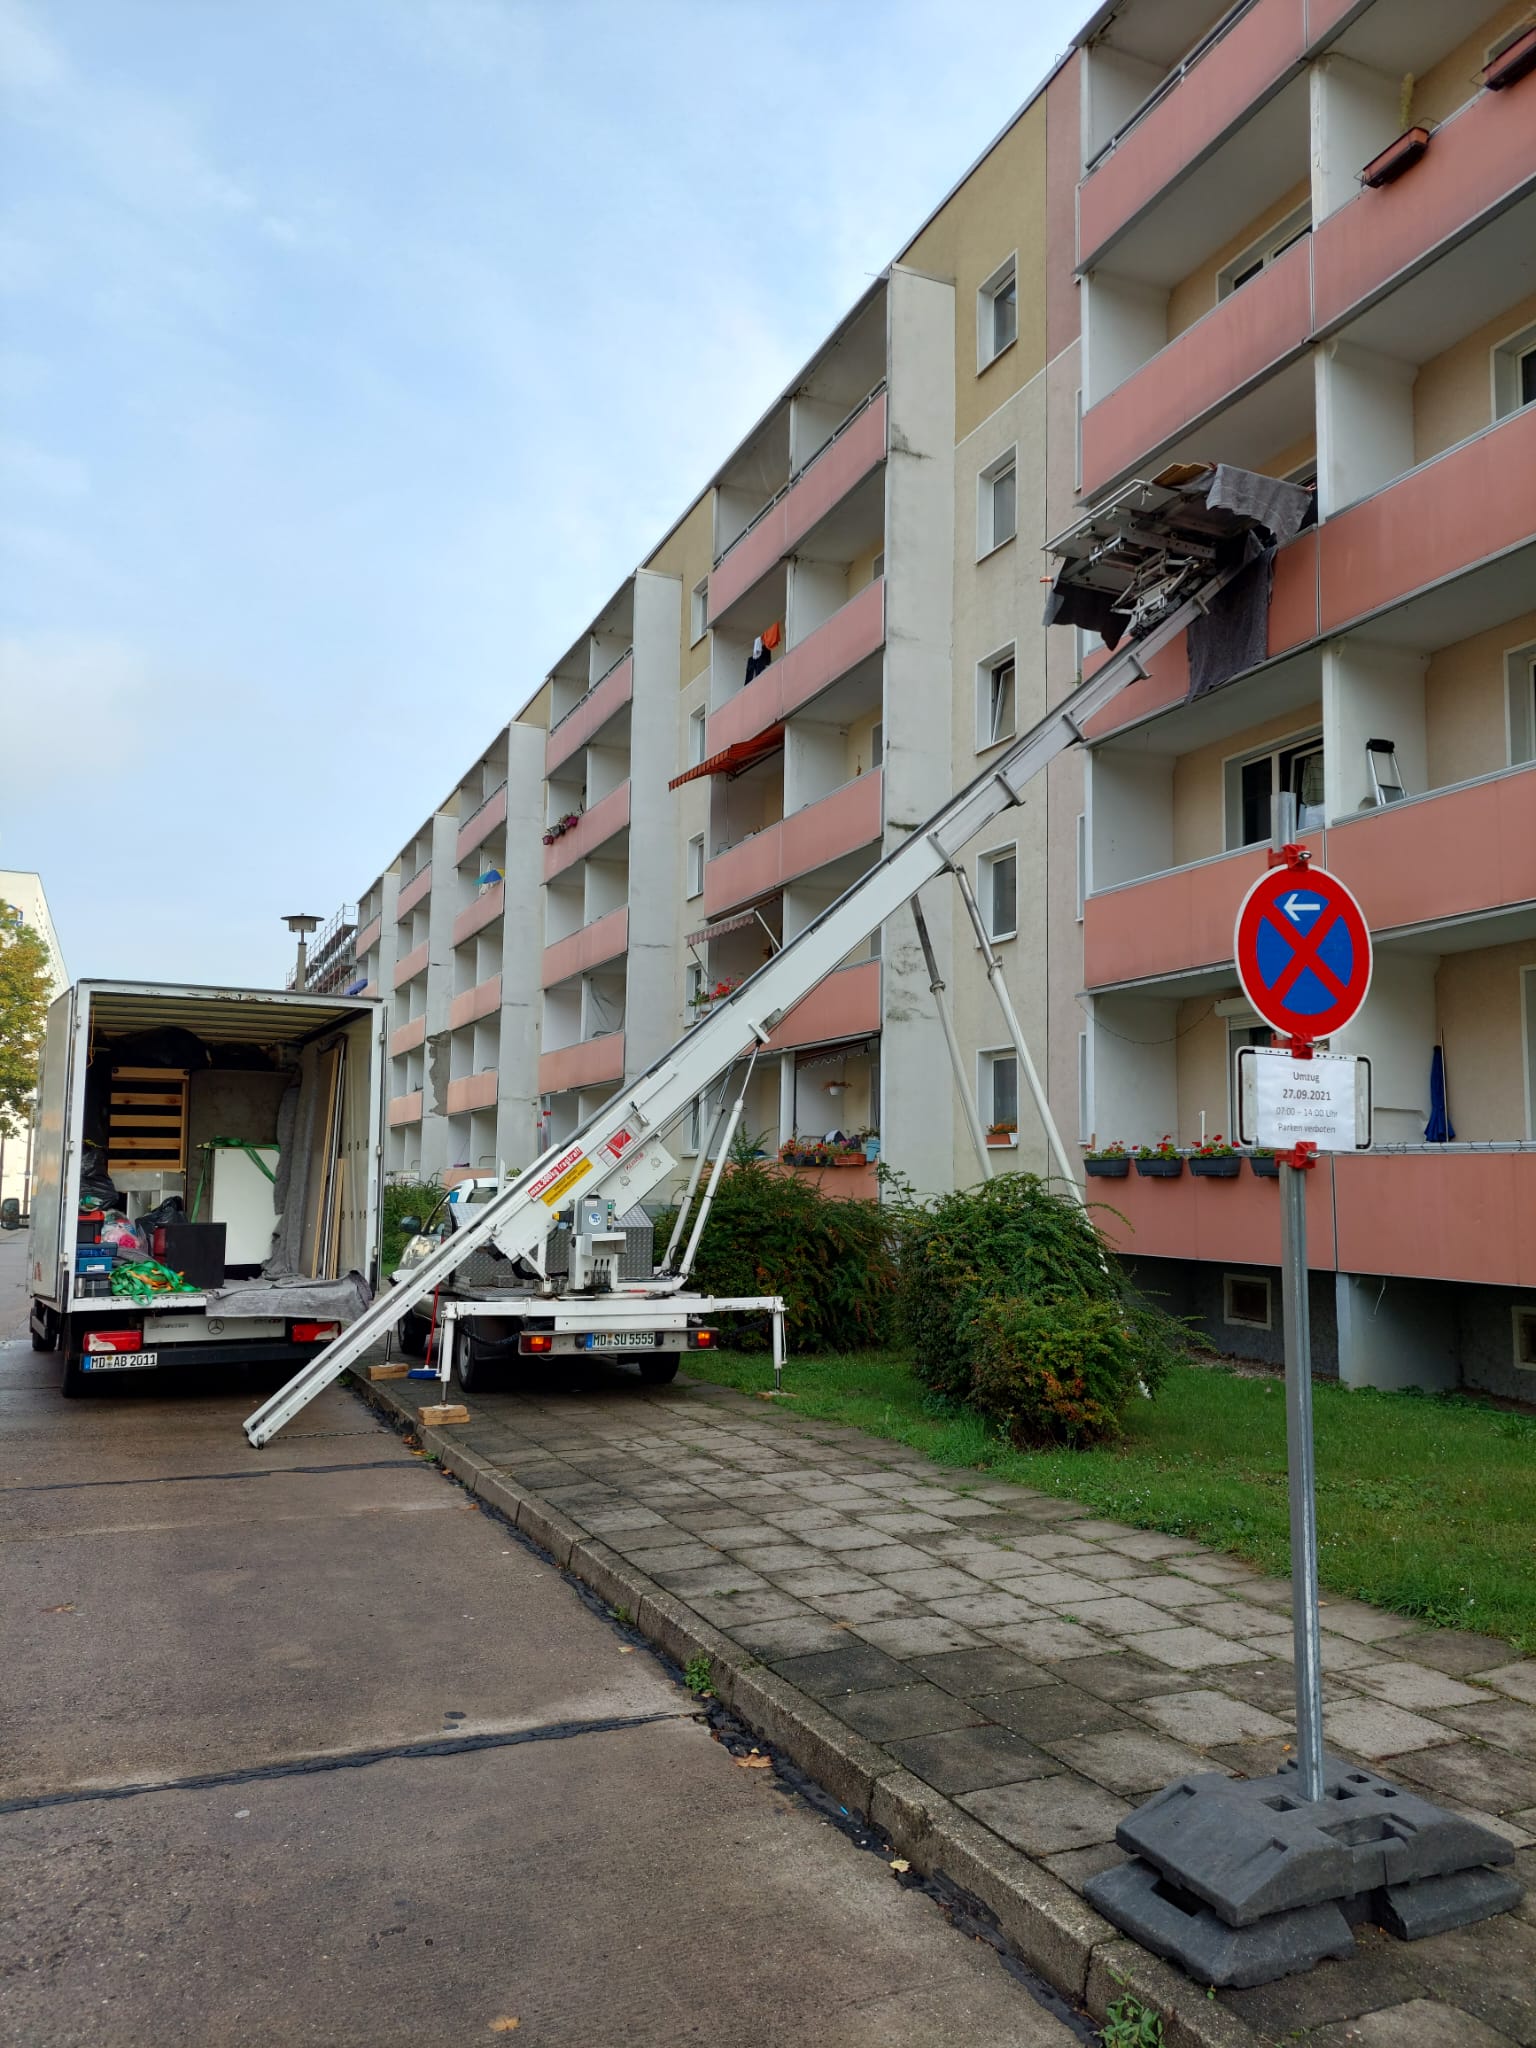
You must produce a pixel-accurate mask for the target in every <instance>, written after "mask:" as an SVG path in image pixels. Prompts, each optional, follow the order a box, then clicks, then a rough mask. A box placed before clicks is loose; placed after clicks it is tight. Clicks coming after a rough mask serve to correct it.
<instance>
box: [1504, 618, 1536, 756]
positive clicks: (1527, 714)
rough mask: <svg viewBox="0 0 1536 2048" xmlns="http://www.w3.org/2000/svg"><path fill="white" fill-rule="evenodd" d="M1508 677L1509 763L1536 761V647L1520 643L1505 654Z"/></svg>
mask: <svg viewBox="0 0 1536 2048" xmlns="http://www.w3.org/2000/svg"><path fill="white" fill-rule="evenodd" d="M1504 668H1505V673H1506V675H1507V677H1508V679H1509V765H1510V766H1511V767H1512V768H1513V767H1514V766H1515V765H1516V763H1517V762H1520V761H1536V647H1517V648H1515V649H1514V650H1513V651H1512V652H1511V653H1509V654H1507V655H1506V656H1505V657H1504Z"/></svg>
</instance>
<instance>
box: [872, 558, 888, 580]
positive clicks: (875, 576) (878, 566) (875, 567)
mask: <svg viewBox="0 0 1536 2048" xmlns="http://www.w3.org/2000/svg"><path fill="white" fill-rule="evenodd" d="M884 574H885V556H884V555H883V554H880V555H876V557H875V559H874V562H873V564H872V566H871V568H870V572H869V580H870V582H871V583H878V582H879V581H880V578H881V577H882V576H883V575H884Z"/></svg>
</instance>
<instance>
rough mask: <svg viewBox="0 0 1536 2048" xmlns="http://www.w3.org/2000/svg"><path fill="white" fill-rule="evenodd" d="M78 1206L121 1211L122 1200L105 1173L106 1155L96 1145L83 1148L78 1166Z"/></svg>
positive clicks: (109, 1176)
mask: <svg viewBox="0 0 1536 2048" xmlns="http://www.w3.org/2000/svg"><path fill="white" fill-rule="evenodd" d="M80 1206H81V1208H82V1209H121V1208H122V1206H123V1198H122V1196H121V1195H120V1194H119V1193H118V1192H117V1189H116V1187H115V1186H114V1185H113V1181H112V1176H111V1174H110V1173H108V1171H107V1155H106V1153H105V1152H103V1151H102V1150H101V1148H100V1147H99V1146H97V1145H86V1146H85V1147H84V1148H83V1152H82V1157H81V1164H80Z"/></svg>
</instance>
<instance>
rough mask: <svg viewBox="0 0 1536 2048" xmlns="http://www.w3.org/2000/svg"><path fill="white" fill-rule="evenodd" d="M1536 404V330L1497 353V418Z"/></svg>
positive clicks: (1507, 343)
mask: <svg viewBox="0 0 1536 2048" xmlns="http://www.w3.org/2000/svg"><path fill="white" fill-rule="evenodd" d="M1532 404H1536V327H1525V328H1522V329H1521V331H1520V332H1519V333H1518V334H1511V335H1510V336H1509V337H1508V339H1507V340H1505V341H1501V342H1500V343H1499V344H1498V346H1497V347H1496V348H1495V349H1494V351H1493V416H1494V418H1495V419H1496V420H1502V419H1506V418H1507V417H1508V416H1509V414H1510V413H1512V412H1519V411H1520V410H1521V409H1522V407H1524V406H1527V405H1532Z"/></svg>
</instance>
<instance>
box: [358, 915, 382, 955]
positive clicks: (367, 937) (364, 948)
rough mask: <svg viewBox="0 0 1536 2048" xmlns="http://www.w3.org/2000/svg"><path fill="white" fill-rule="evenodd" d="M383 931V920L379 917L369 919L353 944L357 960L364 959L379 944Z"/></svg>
mask: <svg viewBox="0 0 1536 2048" xmlns="http://www.w3.org/2000/svg"><path fill="white" fill-rule="evenodd" d="M383 930H384V920H383V919H382V918H381V917H371V918H369V920H368V922H367V923H366V924H365V925H364V926H363V928H362V930H361V931H360V932H359V933H358V935H357V938H356V940H355V942H354V944H355V948H356V952H357V957H358V959H359V960H362V959H365V958H366V957H367V955H368V954H369V953H371V952H372V951H373V949H374V947H375V946H376V945H377V944H378V943H379V938H380V935H381V934H382V932H383Z"/></svg>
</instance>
